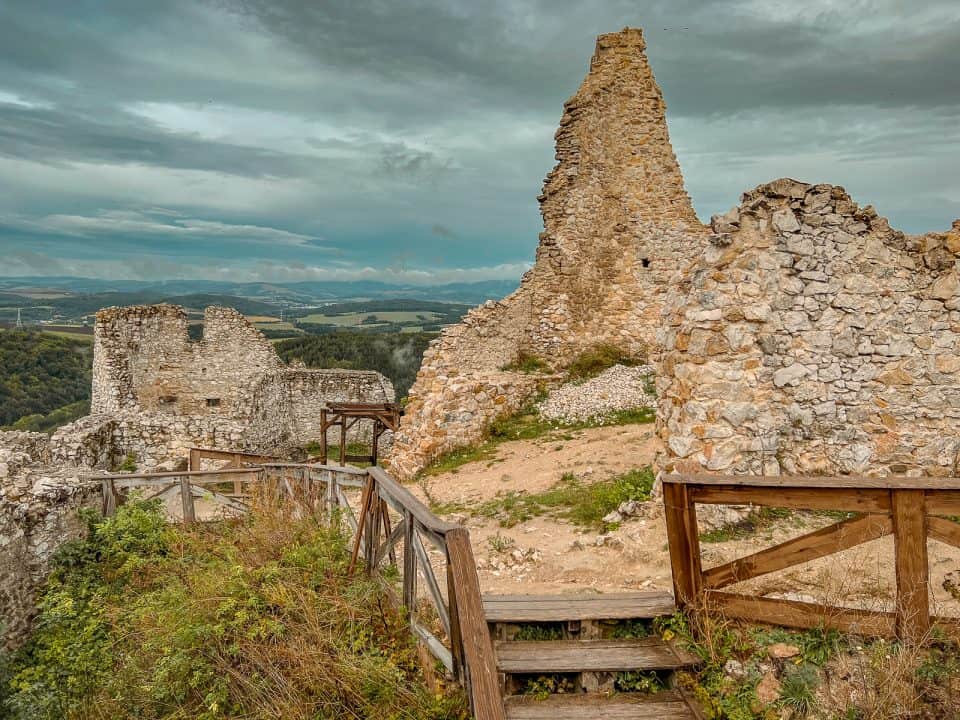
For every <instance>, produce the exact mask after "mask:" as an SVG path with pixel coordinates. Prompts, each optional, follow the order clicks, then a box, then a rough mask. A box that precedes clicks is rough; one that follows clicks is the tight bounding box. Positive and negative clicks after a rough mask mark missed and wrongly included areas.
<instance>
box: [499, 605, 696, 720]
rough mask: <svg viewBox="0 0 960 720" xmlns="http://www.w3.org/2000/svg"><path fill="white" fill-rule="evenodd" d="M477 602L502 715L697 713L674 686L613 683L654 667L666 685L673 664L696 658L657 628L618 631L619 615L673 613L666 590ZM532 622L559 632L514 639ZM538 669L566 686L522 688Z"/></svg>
mask: <svg viewBox="0 0 960 720" xmlns="http://www.w3.org/2000/svg"><path fill="white" fill-rule="evenodd" d="M483 607H484V612H485V614H486V619H487V624H488V627H489V628H490V633H491V637H492V639H493V641H494V650H495V654H496V659H497V670H498V672H499V674H500V684H501V688H502V689H503V694H504V706H505V710H506V717H507V718H508V720H564V719H566V718H569V719H570V720H592V719H594V718H598V719H599V718H602V719H603V720H642V719H643V718H655V719H656V720H698V719H699V718H702V715H701V713H700V711H699V709H698V708H697V706H696V703H694V702H693V701H692V700H691V699H689V698H688V697H686V696H685V694H684V693H682V692H681V691H680V690H679V689H678V688H672V689H667V690H661V691H658V692H653V693H642V692H618V691H617V678H618V675H619V673H623V672H638V671H641V672H655V673H656V674H657V676H658V677H660V678H663V680H664V684H665V686H667V687H668V688H669V687H671V685H672V684H673V683H672V681H673V675H674V672H675V671H677V670H681V669H683V668H689V667H692V666H694V665H696V663H697V658H696V657H694V656H692V655H690V654H689V653H687V652H685V651H683V650H681V649H680V648H678V647H675V646H674V645H672V644H671V643H668V642H665V641H663V640H662V639H661V638H660V637H659V636H657V635H655V634H653V635H648V636H646V637H632V638H631V637H628V638H623V637H617V636H618V635H622V634H623V633H622V632H621V633H618V632H617V630H618V628H620V629H622V628H623V627H625V625H624V624H625V623H628V622H630V621H652V620H654V619H655V618H657V617H660V616H663V615H670V614H672V613H673V612H674V611H675V607H674V602H673V596H671V595H670V594H668V593H660V592H640V593H616V594H609V595H607V594H603V595H600V594H592V595H484V596H483ZM634 627H635V626H634ZM530 628H536V630H535V632H534V634H536V632H540V633H542V634H543V635H545V636H549V637H553V638H557V639H549V640H523V639H517V637H518V636H522V635H524V634H528V635H529V634H530V633H529V630H530ZM542 676H551V677H562V678H563V679H564V680H565V681H566V682H565V690H566V692H564V693H562V694H559V693H557V694H550V695H549V696H548V697H546V698H545V699H542V698H535V697H531V696H529V695H525V694H522V690H523V685H524V683H525V680H526V679H530V678H538V677H542Z"/></svg>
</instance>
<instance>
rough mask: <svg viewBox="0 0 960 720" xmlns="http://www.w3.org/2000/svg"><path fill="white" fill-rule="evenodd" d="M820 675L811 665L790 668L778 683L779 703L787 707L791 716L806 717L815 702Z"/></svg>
mask: <svg viewBox="0 0 960 720" xmlns="http://www.w3.org/2000/svg"><path fill="white" fill-rule="evenodd" d="M819 685H820V675H819V673H818V672H817V668H816V667H815V666H813V665H799V666H797V667H794V668H790V669H789V670H787V671H786V673H785V674H784V676H783V680H782V681H781V683H780V705H781V706H782V707H785V708H789V709H790V710H791V711H792V712H793V717H806V716H807V715H808V714H809V713H810V711H811V710H813V707H814V705H815V704H816V701H817V700H816V692H817V687H818V686H819Z"/></svg>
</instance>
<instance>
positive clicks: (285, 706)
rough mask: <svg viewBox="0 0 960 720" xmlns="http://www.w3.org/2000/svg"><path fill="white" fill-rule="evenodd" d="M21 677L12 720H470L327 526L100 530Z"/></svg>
mask: <svg viewBox="0 0 960 720" xmlns="http://www.w3.org/2000/svg"><path fill="white" fill-rule="evenodd" d="M88 521H89V525H90V534H89V538H88V539H86V540H82V541H78V542H74V543H71V544H69V545H67V546H65V547H64V548H63V549H62V550H61V551H60V553H59V555H58V557H57V560H56V565H55V568H54V571H53V574H52V576H51V578H50V581H49V583H48V584H47V586H46V589H45V591H44V593H43V597H42V600H41V603H40V616H39V618H38V623H37V631H36V633H35V635H34V637H33V638H32V640H31V641H30V643H29V644H28V645H27V646H26V647H25V648H24V649H23V650H22V651H21V652H20V653H19V654H18V656H17V657H15V658H13V661H12V663H10V667H9V670H8V671H7V681H6V690H5V692H6V697H4V698H3V711H2V712H3V713H5V717H7V718H10V719H14V720H20V719H23V720H26V719H27V718H30V720H53V719H54V718H58V719H59V718H67V719H74V718H76V719H80V718H117V719H121V720H122V719H125V718H130V719H132V718H156V719H157V720H161V719H162V720H173V719H174V718H197V719H199V720H220V719H221V718H223V719H226V718H240V717H242V718H285V719H287V718H289V719H292V720H301V719H302V720H308V719H310V720H313V719H315V718H374V717H378V718H379V717H382V718H409V719H410V720H413V719H415V718H417V719H419V718H425V719H426V718H436V719H438V720H439V719H440V718H460V717H464V716H465V710H464V704H463V702H462V700H461V699H460V698H459V697H457V696H449V695H447V694H445V693H443V692H440V693H439V694H436V693H434V692H431V691H429V690H428V689H427V688H426V686H425V685H424V683H423V682H422V681H421V680H420V667H419V665H418V662H417V655H416V651H415V646H414V644H413V642H412V640H411V639H410V636H409V634H408V631H407V629H406V627H405V624H404V622H403V619H402V618H401V617H400V616H399V615H398V614H397V613H395V612H393V611H392V610H390V609H389V608H390V606H389V605H388V603H386V602H385V599H384V597H383V593H382V590H381V587H380V586H379V585H378V584H376V583H375V582H373V581H368V580H365V579H362V578H356V577H348V575H347V573H346V567H347V563H348V560H349V554H348V552H347V542H346V539H345V537H344V536H343V534H342V533H341V532H340V531H339V530H336V529H330V528H327V527H323V526H321V525H320V524H319V523H317V522H315V521H314V519H313V518H295V517H290V516H279V515H275V514H268V513H265V512H255V513H253V514H252V515H251V516H250V517H248V518H245V519H244V520H240V521H233V522H221V523H215V524H211V525H209V526H202V525H197V526H192V527H187V528H184V527H180V526H169V525H167V524H166V523H165V522H164V520H163V517H162V515H161V513H160V511H159V507H158V506H157V505H155V504H150V503H131V504H128V505H125V506H123V507H121V508H120V510H119V511H118V513H117V514H116V516H115V517H112V518H109V519H106V520H103V519H95V518H92V517H88Z"/></svg>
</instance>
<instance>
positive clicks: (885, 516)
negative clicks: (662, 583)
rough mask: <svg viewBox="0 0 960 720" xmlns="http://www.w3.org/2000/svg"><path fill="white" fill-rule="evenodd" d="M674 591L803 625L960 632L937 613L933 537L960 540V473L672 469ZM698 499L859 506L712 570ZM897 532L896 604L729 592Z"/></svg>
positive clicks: (909, 635) (695, 605) (694, 607)
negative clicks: (862, 605) (704, 562)
mask: <svg viewBox="0 0 960 720" xmlns="http://www.w3.org/2000/svg"><path fill="white" fill-rule="evenodd" d="M663 502H664V507H665V510H666V521H667V535H668V539H669V544H670V562H671V566H672V569H673V582H674V594H675V596H676V600H677V604H678V606H680V607H681V608H683V609H685V610H687V611H689V612H692V613H696V612H699V611H701V610H703V609H707V610H717V611H719V612H721V613H722V614H723V615H725V616H727V617H734V618H741V619H744V620H749V621H753V622H763V623H770V624H775V625H783V626H788V627H799V628H814V627H823V628H833V629H837V630H841V631H846V632H856V633H860V634H864V635H874V636H887V637H894V636H896V637H899V638H901V639H903V640H906V641H910V642H917V641H922V640H924V639H926V638H927V637H929V634H930V631H931V629H932V628H934V627H937V628H939V629H941V630H943V631H945V632H946V633H947V634H948V635H952V636H956V635H960V620H958V619H957V618H947V617H932V616H931V613H930V600H929V568H928V561H927V538H933V539H936V540H939V541H941V542H944V543H947V544H949V545H952V546H954V547H960V524H957V523H956V522H953V521H952V520H950V519H948V517H949V516H957V515H960V479H958V478H908V477H888V478H863V477H846V476H844V477H756V476H711V475H665V476H663ZM697 504H729V505H758V506H766V507H779V508H791V509H797V510H839V511H846V512H849V513H854V515H853V516H852V517H851V518H849V519H846V520H843V521H841V522H838V523H836V524H833V525H830V526H828V527H825V528H822V529H820V530H817V531H816V532H812V533H809V534H806V535H803V536H801V537H798V538H794V539H792V540H787V541H786V542H783V543H781V544H779V545H777V546H775V547H772V548H768V549H766V550H761V551H760V552H757V553H754V554H753V555H749V556H747V557H744V558H739V559H737V560H733V561H731V562H727V563H723V564H722V565H718V566H716V567H711V568H709V569H707V570H704V569H703V568H702V566H701V558H700V544H699V535H698V529H697V511H696V506H697ZM886 535H892V536H893V541H894V553H895V563H894V564H895V568H896V600H895V609H894V611H893V612H890V611H877V610H863V609H855V608H847V607H839V606H834V605H826V604H823V605H821V604H818V603H810V602H800V601H795V600H785V599H777V598H767V597H757V596H751V595H742V594H737V593H731V592H727V591H723V590H721V588H724V587H727V586H729V585H732V584H734V583H738V582H742V581H744V580H749V579H751V578H756V577H760V576H762V575H766V574H768V573H772V572H776V571H778V570H783V569H785V568H788V567H791V566H793V565H798V564H800V563H805V562H809V561H811V560H816V559H818V558H822V557H825V556H827V555H831V554H834V553H837V552H841V551H843V550H848V549H850V548H852V547H855V546H857V545H860V544H862V543H865V542H869V541H871V540H876V539H877V538H881V537H884V536H886Z"/></svg>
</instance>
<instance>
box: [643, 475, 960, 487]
mask: <svg viewBox="0 0 960 720" xmlns="http://www.w3.org/2000/svg"><path fill="white" fill-rule="evenodd" d="M662 481H663V483H664V484H669V485H675V484H679V485H737V486H739V487H755V488H795V489H798V490H807V489H810V488H813V489H821V490H830V489H835V488H841V489H842V488H848V489H867V490H871V489H880V490H920V489H923V490H960V478H957V477H944V478H940V477H910V476H906V475H890V476H887V477H863V476H857V475H833V476H825V475H698V474H694V475H664V476H663V477H662Z"/></svg>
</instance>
